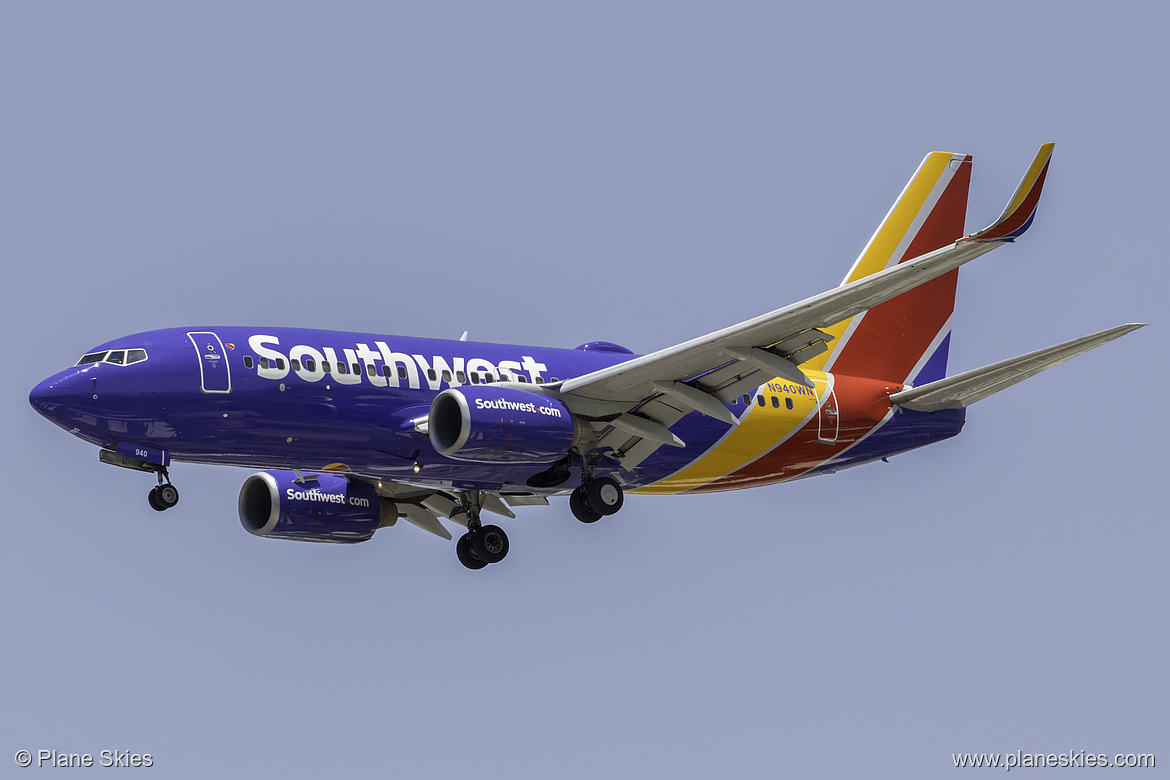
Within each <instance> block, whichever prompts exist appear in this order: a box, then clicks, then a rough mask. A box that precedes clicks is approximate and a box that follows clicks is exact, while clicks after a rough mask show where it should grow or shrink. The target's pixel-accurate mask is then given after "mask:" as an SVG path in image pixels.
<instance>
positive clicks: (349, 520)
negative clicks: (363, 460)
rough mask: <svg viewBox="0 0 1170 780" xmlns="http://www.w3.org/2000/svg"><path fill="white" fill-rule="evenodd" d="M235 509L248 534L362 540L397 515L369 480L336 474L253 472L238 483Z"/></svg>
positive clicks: (322, 540) (329, 539) (346, 541)
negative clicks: (300, 475) (299, 476)
mask: <svg viewBox="0 0 1170 780" xmlns="http://www.w3.org/2000/svg"><path fill="white" fill-rule="evenodd" d="M239 508H240V522H241V523H242V524H243V526H244V530H246V531H247V532H248V533H250V534H255V535H256V536H264V537H267V538H269V539H296V540H298V541H302V542H340V543H352V542H364V541H366V540H367V539H369V538H370V537H371V536H373V535H374V531H377V530H378V529H379V528H381V527H382V526H385V525H393V524H394V523H395V521H396V520H397V519H398V510H397V507H396V506H395V505H394V502H392V501H388V500H386V499H384V498H381V497H379V496H378V492H377V491H376V490H375V489H374V487H373V486H372V485H368V484H366V483H365V482H360V481H356V480H355V481H351V480H348V479H346V478H345V477H343V476H339V475H337V474H315V475H307V476H305V477H304V478H298V477H297V475H296V473H295V472H292V471H258V472H256V473H255V474H253V475H252V476H250V477H248V479H247V480H245V481H244V486H243V487H242V488H240V504H239Z"/></svg>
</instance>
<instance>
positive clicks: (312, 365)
mask: <svg viewBox="0 0 1170 780" xmlns="http://www.w3.org/2000/svg"><path fill="white" fill-rule="evenodd" d="M305 370H306V371H316V370H317V361H315V360H313V358H305Z"/></svg>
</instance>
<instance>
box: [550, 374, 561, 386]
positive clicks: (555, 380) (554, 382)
mask: <svg viewBox="0 0 1170 780" xmlns="http://www.w3.org/2000/svg"><path fill="white" fill-rule="evenodd" d="M549 381H550V382H552V383H553V384H554V385H555V384H556V383H557V382H559V381H561V380H559V379H557V378H556V377H555V376H554V377H553V378H552V379H550V380H549Z"/></svg>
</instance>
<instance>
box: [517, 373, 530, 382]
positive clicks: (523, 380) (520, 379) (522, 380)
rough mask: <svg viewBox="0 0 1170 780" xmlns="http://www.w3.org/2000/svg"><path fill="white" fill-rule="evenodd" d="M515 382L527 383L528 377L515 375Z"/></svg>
mask: <svg viewBox="0 0 1170 780" xmlns="http://www.w3.org/2000/svg"><path fill="white" fill-rule="evenodd" d="M516 381H517V382H527V381H528V377H526V376H524V375H523V374H517V375H516Z"/></svg>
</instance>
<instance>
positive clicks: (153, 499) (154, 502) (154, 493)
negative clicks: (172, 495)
mask: <svg viewBox="0 0 1170 780" xmlns="http://www.w3.org/2000/svg"><path fill="white" fill-rule="evenodd" d="M146 500H147V502H148V503H149V504H150V508H151V509H153V510H154V511H156V512H162V511H165V510H166V507H165V506H163V505H162V502H160V501H159V500H158V488H157V487H152V488H151V489H150V492H149V493H147V494H146Z"/></svg>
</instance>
